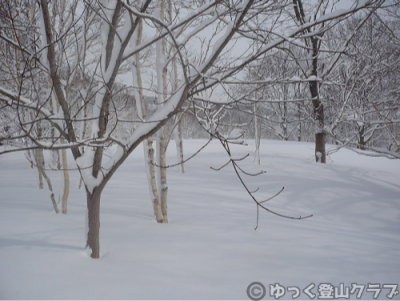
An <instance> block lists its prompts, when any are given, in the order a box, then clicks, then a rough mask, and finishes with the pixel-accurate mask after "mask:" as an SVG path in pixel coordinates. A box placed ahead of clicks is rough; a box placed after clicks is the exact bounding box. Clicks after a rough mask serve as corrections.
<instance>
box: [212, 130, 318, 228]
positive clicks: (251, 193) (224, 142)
mask: <svg viewBox="0 0 400 301" xmlns="http://www.w3.org/2000/svg"><path fill="white" fill-rule="evenodd" d="M214 137H215V138H217V139H218V140H219V141H220V142H221V144H222V146H223V148H224V149H225V151H226V153H227V154H228V156H229V160H228V162H226V163H225V164H223V165H222V166H220V167H218V168H214V167H210V168H211V169H212V170H215V171H219V170H221V169H223V168H224V167H226V166H228V165H229V164H231V165H232V167H233V169H234V171H235V173H236V175H237V177H238V178H239V180H240V183H241V184H242V185H243V187H244V189H245V190H246V192H247V193H248V194H249V196H250V197H251V199H252V200H253V201H254V202H255V203H256V206H257V223H256V226H255V228H254V230H257V228H258V221H259V210H260V208H261V209H264V210H265V211H268V212H269V213H272V214H275V215H277V216H280V217H283V218H289V219H298V220H300V219H306V218H309V217H312V216H313V215H312V214H309V215H306V216H301V215H300V216H290V215H285V214H281V213H278V212H276V211H274V210H271V209H269V208H267V207H265V205H263V203H265V202H268V201H270V200H272V199H274V198H275V197H277V196H278V195H279V194H280V193H281V192H282V191H283V190H284V188H285V187H282V189H281V190H279V191H278V192H277V193H276V194H275V195H273V196H272V197H270V198H268V199H266V200H262V201H259V200H257V199H256V197H255V196H254V193H255V192H257V191H258V188H257V189H256V190H255V191H251V190H250V189H249V188H248V186H247V185H246V183H245V182H244V180H243V178H242V176H241V174H245V175H247V176H258V175H261V174H263V173H265V171H259V172H257V173H249V172H246V171H244V170H243V168H241V167H240V166H239V164H238V162H240V161H243V160H244V159H245V158H247V157H248V156H249V154H247V155H245V156H242V157H240V158H232V153H231V150H230V147H229V143H231V142H230V141H228V139H227V138H225V137H224V136H222V135H221V134H219V133H218V132H216V133H215V135H214Z"/></svg>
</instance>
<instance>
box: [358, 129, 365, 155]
mask: <svg viewBox="0 0 400 301" xmlns="http://www.w3.org/2000/svg"><path fill="white" fill-rule="evenodd" d="M364 133H365V127H364V126H362V127H361V128H360V129H359V134H360V135H359V137H360V138H359V142H358V148H359V149H361V150H365V145H366V141H365V136H364Z"/></svg>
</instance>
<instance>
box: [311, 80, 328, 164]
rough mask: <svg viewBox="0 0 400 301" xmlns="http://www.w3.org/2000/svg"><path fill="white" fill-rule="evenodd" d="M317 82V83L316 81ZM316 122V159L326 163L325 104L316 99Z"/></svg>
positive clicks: (314, 102)
mask: <svg viewBox="0 0 400 301" xmlns="http://www.w3.org/2000/svg"><path fill="white" fill-rule="evenodd" d="M316 84H317V83H316ZM313 104H314V116H315V117H314V118H315V119H314V122H315V161H316V162H318V163H326V151H325V140H326V134H325V130H324V106H323V104H322V103H321V101H320V100H319V97H318V100H317V101H314V98H313Z"/></svg>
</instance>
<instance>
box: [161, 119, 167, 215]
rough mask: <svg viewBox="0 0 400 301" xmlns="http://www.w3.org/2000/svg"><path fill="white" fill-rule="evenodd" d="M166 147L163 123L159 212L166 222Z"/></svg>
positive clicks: (165, 128)
mask: <svg viewBox="0 0 400 301" xmlns="http://www.w3.org/2000/svg"><path fill="white" fill-rule="evenodd" d="M167 147H168V139H167V127H166V126H165V125H164V126H163V127H162V128H161V137H160V150H161V152H160V158H159V162H160V179H161V181H160V184H161V186H160V188H161V189H160V190H161V193H160V199H161V212H162V215H163V222H164V223H168V206H167V196H168V185H167V169H166V168H165V166H166V165H167V156H166V153H167Z"/></svg>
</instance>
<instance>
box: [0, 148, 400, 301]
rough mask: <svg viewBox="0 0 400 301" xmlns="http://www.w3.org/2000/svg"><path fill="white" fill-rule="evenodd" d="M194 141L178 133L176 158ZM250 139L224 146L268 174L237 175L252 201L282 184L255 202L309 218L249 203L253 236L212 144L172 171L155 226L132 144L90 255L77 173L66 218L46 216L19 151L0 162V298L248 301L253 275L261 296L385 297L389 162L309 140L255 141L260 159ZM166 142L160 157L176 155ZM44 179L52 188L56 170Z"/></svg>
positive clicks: (395, 232) (393, 246)
mask: <svg viewBox="0 0 400 301" xmlns="http://www.w3.org/2000/svg"><path fill="white" fill-rule="evenodd" d="M203 143H204V141H199V140H188V141H185V144H184V147H185V150H184V151H185V155H186V156H189V155H190V154H192V153H194V152H195V151H196V150H197V149H198V148H199V147H201V145H202V144H203ZM248 143H249V145H248V146H235V147H234V148H233V149H234V156H237V157H239V156H241V155H243V154H246V153H247V152H249V153H250V156H249V157H248V158H247V159H246V160H245V161H243V162H242V163H241V166H242V167H243V168H245V169H246V170H247V171H252V172H256V171H258V170H265V171H266V173H265V174H263V175H261V176H258V177H249V176H245V177H244V179H245V180H246V181H247V183H248V185H249V188H250V189H254V190H255V189H256V188H257V187H259V191H258V192H257V193H256V196H257V197H258V198H259V199H260V200H262V199H265V198H268V197H269V196H272V195H273V194H275V193H276V192H277V191H279V190H280V189H281V188H282V186H284V187H285V189H284V191H283V192H282V193H281V194H280V195H279V196H278V197H277V198H275V199H273V200H271V201H269V202H267V203H265V204H266V205H267V206H268V207H269V208H271V209H273V210H276V211H278V212H280V213H284V214H289V215H293V216H299V215H303V216H304V215H307V214H313V215H314V216H313V217H312V218H309V219H305V220H290V219H283V218H280V217H277V216H274V215H271V214H269V213H268V212H265V211H260V221H259V227H258V229H257V230H256V231H255V230H254V227H255V226H256V206H255V204H254V202H253V201H252V200H251V199H250V198H249V196H248V195H247V194H246V192H245V191H244V189H243V187H242V186H241V185H240V182H239V180H238V178H237V177H236V175H235V174H234V172H233V170H232V168H231V167H230V166H227V167H225V168H224V169H223V170H221V171H219V172H217V171H213V170H211V169H210V166H213V167H219V166H221V165H222V164H224V163H225V162H226V161H227V159H228V158H227V155H226V153H224V151H223V148H222V146H221V145H220V144H219V142H218V141H213V142H212V143H211V144H210V145H208V146H207V147H206V148H205V149H204V150H203V152H202V153H200V154H199V155H198V156H197V157H196V158H194V159H193V160H191V161H190V162H188V163H186V173H185V174H180V173H178V172H177V171H176V170H175V168H171V169H170V170H169V172H168V185H169V191H168V195H169V219H170V223H169V224H157V223H156V222H155V221H154V218H153V215H152V208H151V205H150V200H149V195H148V187H147V181H146V177H145V172H144V164H143V162H142V156H143V151H142V148H141V147H140V148H139V149H137V150H136V151H135V153H133V154H132V156H131V157H130V158H129V160H128V161H127V162H126V164H125V165H124V166H122V167H121V169H120V170H119V171H118V172H117V173H116V174H115V176H114V178H113V179H112V180H111V181H110V182H109V183H108V185H107V187H106V189H105V191H104V193H103V197H102V211H101V240H100V243H101V254H102V258H101V259H99V260H93V259H91V258H89V257H88V252H87V251H86V250H85V249H84V246H85V214H86V209H85V208H86V205H85V204H86V199H85V192H84V189H81V190H78V189H77V183H78V173H77V172H76V170H73V171H71V183H72V188H71V194H70V198H69V212H68V214H67V215H61V214H58V215H57V214H55V213H54V212H53V211H52V204H51V201H50V197H49V193H48V190H47V189H44V190H39V189H38V188H37V174H36V171H35V170H33V169H30V167H29V165H28V163H27V161H26V160H25V159H24V157H23V154H21V153H19V154H17V153H14V154H9V155H4V156H1V157H0V178H1V181H0V298H6V299H76V298H78V299H248V296H247V293H246V289H247V287H248V285H249V284H250V283H252V282H260V283H262V284H263V285H264V286H265V287H266V296H265V299H267V298H273V297H270V296H269V294H270V285H271V284H277V283H279V284H280V285H281V286H282V287H285V288H288V287H295V286H297V287H298V288H299V289H300V290H301V291H302V290H304V289H305V288H307V287H308V286H309V285H310V284H314V285H315V286H314V287H313V288H312V289H311V293H313V294H315V295H317V296H316V298H318V293H319V291H318V288H320V284H325V283H329V284H332V285H333V286H336V287H338V288H340V283H343V284H344V286H345V287H351V285H352V284H358V285H365V286H366V287H365V288H364V292H363V295H362V296H361V298H362V299H372V298H373V294H374V292H373V291H372V290H371V289H373V288H375V287H374V286H373V285H376V284H379V286H380V287H381V288H383V290H382V291H381V292H380V295H379V299H385V298H387V295H388V294H389V293H390V289H389V288H388V287H385V288H384V287H383V285H384V284H396V285H398V284H400V161H394V160H389V159H384V158H371V157H365V156H360V155H357V154H355V153H353V152H351V151H349V150H340V151H339V152H337V153H335V154H333V155H332V156H330V157H329V159H328V164H326V165H321V164H316V163H314V162H313V161H314V160H313V145H312V144H309V143H297V142H278V141H262V144H261V163H262V166H261V167H258V166H256V165H255V164H254V163H253V159H254V141H248ZM173 145H174V143H171V147H170V149H169V152H168V155H169V162H168V163H173V162H174V160H175V151H174V149H173ZM70 166H71V167H73V162H71V160H70ZM50 174H51V176H52V179H53V184H54V186H55V187H56V189H58V188H57V187H58V186H60V182H61V178H60V175H59V173H55V172H50ZM367 289H368V290H371V291H367ZM397 290H400V288H399V287H397ZM253 293H255V294H258V293H260V291H259V290H257V288H256V289H255V290H253ZM293 293H295V291H290V292H286V294H285V295H284V296H283V297H282V298H281V299H290V298H291V296H292V294H293ZM301 293H302V294H301V296H300V298H301V299H309V297H308V296H307V295H306V294H305V293H304V292H301ZM351 298H353V299H355V298H356V293H354V294H352V295H351ZM399 298H400V294H397V295H394V296H393V299H399Z"/></svg>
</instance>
